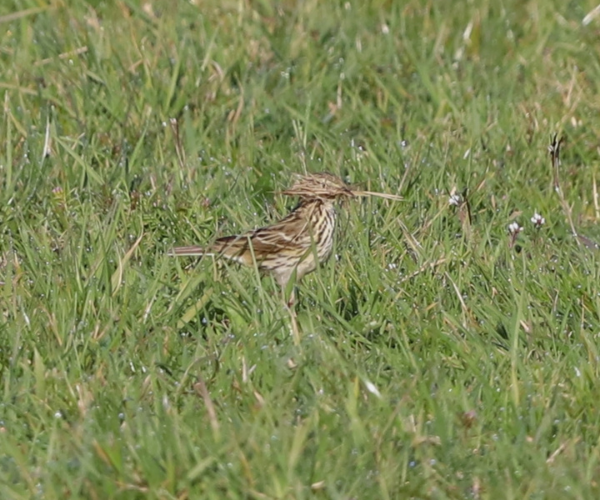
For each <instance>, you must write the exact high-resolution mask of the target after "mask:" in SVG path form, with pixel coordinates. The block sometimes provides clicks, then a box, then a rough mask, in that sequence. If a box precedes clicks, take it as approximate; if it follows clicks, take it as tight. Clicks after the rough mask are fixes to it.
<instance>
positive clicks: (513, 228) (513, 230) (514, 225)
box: [508, 221, 523, 236]
mask: <svg viewBox="0 0 600 500" xmlns="http://www.w3.org/2000/svg"><path fill="white" fill-rule="evenodd" d="M521 231H523V228H522V227H521V226H519V223H518V222H516V221H515V222H511V223H510V224H509V225H508V232H509V233H510V234H512V235H513V236H514V235H517V234H519V233H520V232H521Z"/></svg>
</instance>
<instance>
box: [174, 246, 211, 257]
mask: <svg viewBox="0 0 600 500" xmlns="http://www.w3.org/2000/svg"><path fill="white" fill-rule="evenodd" d="M206 253H207V252H206V250H205V249H204V247H199V246H190V247H175V248H173V250H170V251H169V253H168V255H172V256H176V257H184V256H200V255H205V254H206Z"/></svg>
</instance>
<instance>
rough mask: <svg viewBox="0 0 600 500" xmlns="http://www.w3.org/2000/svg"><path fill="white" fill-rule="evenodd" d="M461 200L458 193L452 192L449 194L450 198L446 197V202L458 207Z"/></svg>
mask: <svg viewBox="0 0 600 500" xmlns="http://www.w3.org/2000/svg"><path fill="white" fill-rule="evenodd" d="M461 202H462V200H461V198H460V195H459V194H452V195H450V198H449V199H448V203H449V204H450V205H451V206H455V207H458V206H459V205H460V204H461Z"/></svg>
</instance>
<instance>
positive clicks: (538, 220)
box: [531, 212, 546, 229]
mask: <svg viewBox="0 0 600 500" xmlns="http://www.w3.org/2000/svg"><path fill="white" fill-rule="evenodd" d="M531 222H532V224H533V225H534V226H535V228H536V229H539V228H540V227H542V226H543V225H544V224H546V219H544V218H543V217H542V216H541V215H540V214H538V213H537V212H536V213H534V214H533V217H532V218H531Z"/></svg>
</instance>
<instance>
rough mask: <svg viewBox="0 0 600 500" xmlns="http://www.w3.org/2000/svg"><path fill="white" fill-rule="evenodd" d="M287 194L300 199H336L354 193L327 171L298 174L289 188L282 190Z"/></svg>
mask: <svg viewBox="0 0 600 500" xmlns="http://www.w3.org/2000/svg"><path fill="white" fill-rule="evenodd" d="M282 194H285V195H287V196H298V197H299V198H302V199H314V198H319V199H323V200H336V199H338V198H353V197H354V196H355V194H354V193H353V192H352V190H351V189H350V187H349V186H348V185H347V184H346V183H345V182H344V181H343V180H342V179H340V178H339V177H336V176H335V175H333V174H329V173H327V172H322V173H319V174H308V175H302V176H298V177H297V179H296V182H295V183H294V184H293V185H292V187H291V188H289V189H286V190H285V191H282Z"/></svg>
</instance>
